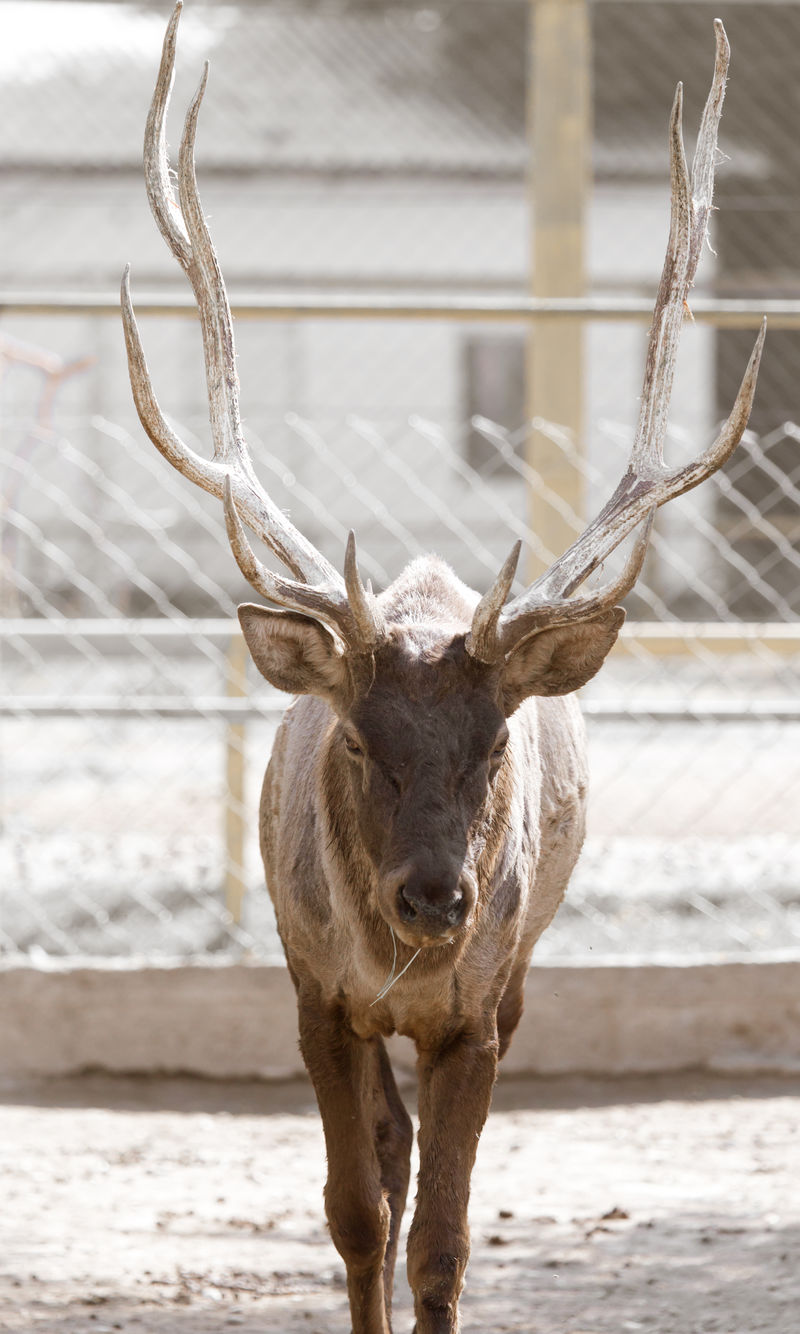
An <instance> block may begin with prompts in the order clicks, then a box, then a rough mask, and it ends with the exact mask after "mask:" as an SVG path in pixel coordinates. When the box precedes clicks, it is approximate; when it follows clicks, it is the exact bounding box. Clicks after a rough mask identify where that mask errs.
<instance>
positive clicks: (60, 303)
mask: <svg viewBox="0 0 800 1334" xmlns="http://www.w3.org/2000/svg"><path fill="white" fill-rule="evenodd" d="M135 304H136V312H137V314H138V315H161V316H165V315H169V316H190V317H194V316H196V314H197V309H196V306H195V304H194V298H193V297H191V296H189V295H187V294H186V293H183V292H175V293H166V294H165V293H154V292H142V293H141V294H140V295H136V298H135ZM231 308H232V310H233V313H234V315H235V316H236V317H237V318H238V319H240V320H244V319H254V320H295V319H298V320H311V319H313V320H319V319H337V320H339V319H356V320H359V319H368V320H377V319H387V320H454V321H473V322H474V321H499V322H505V323H508V322H519V321H527V320H540V319H545V320H558V319H575V318H576V317H578V318H581V319H587V320H637V321H643V322H645V323H649V321H650V320H651V319H652V315H653V302H652V298H650V297H615V296H597V297H529V296H482V295H481V294H480V293H477V294H472V295H453V296H450V295H440V296H430V295H428V294H427V293H424V292H412V293H407V294H400V295H398V294H397V293H379V292H376V293H369V294H363V293H358V292H342V293H330V294H327V293H319V292H312V293H303V292H286V293H275V294H271V295H267V296H258V295H255V294H252V293H243V294H242V295H241V296H238V297H236V296H234V297H232V299H231ZM691 314H692V317H693V318H694V319H695V320H696V321H697V322H698V323H703V324H715V325H718V326H719V327H721V328H736V329H742V328H757V327H758V325H759V324H760V323H761V320H762V319H763V317H764V316H765V315H766V316H767V317H768V319H769V323H770V327H771V328H774V329H800V300H792V299H784V298H778V297H764V298H763V299H762V300H758V299H755V300H753V299H747V300H745V299H742V300H738V299H719V300H715V299H713V298H709V297H700V296H698V297H695V298H694V299H693V301H692V303H691ZM0 315H109V316H113V317H115V318H116V317H117V316H118V315H119V297H118V296H117V295H116V294H113V295H109V294H108V293H104V292H98V293H87V292H60V293H58V294H52V293H41V292H26V291H18V292H16V291H5V292H3V291H0Z"/></svg>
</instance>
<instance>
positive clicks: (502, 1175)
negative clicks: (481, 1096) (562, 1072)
mask: <svg viewBox="0 0 800 1334" xmlns="http://www.w3.org/2000/svg"><path fill="white" fill-rule="evenodd" d="M408 1100H409V1103H411V1102H413V1091H410V1093H409V1095H408ZM798 1112H800V1079H797V1078H795V1079H784V1080H779V1079H756V1080H750V1081H748V1082H746V1083H745V1082H740V1081H736V1080H732V1079H719V1078H717V1079H713V1078H710V1077H702V1078H701V1077H699V1076H683V1077H680V1078H673V1077H671V1078H659V1079H639V1080H626V1081H624V1082H617V1081H590V1080H580V1079H570V1080H550V1081H542V1080H540V1081H507V1082H504V1083H501V1084H500V1085H499V1086H498V1090H497V1096H496V1100H495V1107H494V1109H493V1111H492V1114H491V1116H490V1119H489V1122H488V1124H487V1127H486V1130H485V1131H484V1135H483V1139H482V1141H481V1146H480V1150H479V1154H478V1163H477V1167H476V1171H475V1177H474V1189H473V1200H472V1208H471V1218H472V1231H473V1259H472V1262H471V1265H470V1269H469V1273H468V1283H467V1289H466V1293H465V1296H464V1301H463V1313H464V1331H465V1334H470V1331H472V1332H474V1334H478V1332H479V1331H480V1334H501V1331H518V1332H521V1331H525V1334H620V1332H621V1331H628V1330H632V1331H636V1330H644V1331H648V1330H650V1331H653V1334H705V1332H706V1331H717V1334H755V1331H768V1334H796V1331H797V1327H798V1311H799V1310H800V1266H798V1255H799V1254H800V1194H799V1193H798V1189H797V1182H798V1180H800V1132H798ZM0 1143H2V1145H3V1152H2V1155H1V1156H0V1175H1V1178H2V1179H1V1180H0V1197H1V1198H2V1200H3V1209H2V1210H1V1211H0V1256H2V1260H1V1261H0V1329H2V1330H5V1331H8V1334H23V1332H24V1331H36V1334H110V1332H111V1331H112V1330H124V1331H128V1332H129V1334H133V1332H134V1331H136V1334H140V1332H141V1334H225V1331H227V1330H228V1329H231V1330H232V1329H239V1330H241V1331H243V1334H301V1331H302V1332H303V1334H347V1331H348V1330H349V1328H350V1325H349V1320H348V1317H347V1310H346V1308H347V1302H346V1296H345V1291H344V1285H343V1278H342V1271H341V1266H340V1263H339V1261H338V1257H337V1256H336V1254H335V1252H334V1250H333V1247H332V1245H331V1243H330V1240H329V1238H328V1236H327V1234H326V1231H325V1227H324V1223H323V1216H322V1199H321V1192H322V1184H323V1171H324V1168H323V1148H322V1136H321V1131H320V1126H319V1120H318V1117H317V1114H316V1110H315V1108H314V1105H313V1099H312V1097H311V1094H310V1091H309V1088H308V1086H307V1085H305V1084H292V1085H284V1086H280V1085H278V1086H275V1085H272V1086H268V1085H256V1084H252V1085H247V1084H245V1085H226V1084H213V1083H203V1082H202V1081H191V1080H185V1079H184V1080H170V1081H166V1080H160V1079H151V1080H144V1079H136V1080H134V1079H110V1078H107V1077H101V1076H95V1077H86V1078H83V1079H79V1080H70V1081H59V1082H57V1083H49V1084H17V1085H13V1084H8V1083H7V1084H5V1085H0ZM410 1326H411V1310H410V1299H409V1294H408V1289H407V1287H406V1285H405V1282H404V1280H402V1281H401V1282H400V1284H399V1292H398V1299H397V1317H396V1322H395V1328H396V1330H397V1331H398V1332H399V1331H402V1330H408V1329H410Z"/></svg>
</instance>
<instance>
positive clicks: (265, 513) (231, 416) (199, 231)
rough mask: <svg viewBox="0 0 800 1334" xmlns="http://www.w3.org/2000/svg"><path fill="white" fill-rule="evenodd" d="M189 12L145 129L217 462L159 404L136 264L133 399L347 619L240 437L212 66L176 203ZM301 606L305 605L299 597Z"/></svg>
mask: <svg viewBox="0 0 800 1334" xmlns="http://www.w3.org/2000/svg"><path fill="white" fill-rule="evenodd" d="M181 8H182V3H181V0H178V3H177V4H176V6H175V9H174V11H173V14H172V17H171V19H170V22H169V25H168V27H167V32H166V35H165V38H164V46H163V50H162V56H161V64H160V67H159V72H158V79H157V81H156V87H155V91H154V93H153V100H152V103H151V107H150V114H149V116H148V119H147V128H146V130H145V147H144V162H145V179H146V186H147V195H148V199H149V202H150V207H151V210H152V212H153V216H154V217H155V220H156V222H157V224H158V226H159V229H160V231H161V233H162V235H163V236H164V238H165V240H166V242H167V245H168V246H169V248H170V250H171V251H172V253H173V254H174V255H175V257H176V258H177V259H178V261H179V263H180V264H181V267H182V268H183V269H184V271H185V272H186V274H187V276H188V278H189V281H190V283H191V285H192V290H193V292H194V295H195V299H196V301H197V306H198V311H199V315H200V322H201V329H202V335H203V354H204V358H205V367H206V383H207V387H208V398H209V417H210V422H211V430H212V435H213V440H214V459H213V460H208V459H204V458H202V457H201V456H200V455H199V454H197V453H196V452H195V451H194V450H192V449H190V448H189V447H188V446H187V445H186V444H185V443H184V441H182V440H181V439H180V437H179V436H178V435H177V434H176V432H175V431H174V430H173V429H172V428H171V427H170V426H169V424H168V423H167V421H166V419H165V417H164V414H163V412H162V411H161V408H160V407H159V404H158V401H157V399H156V396H155V393H154V391H153V387H152V382H151V378H150V372H149V370H148V366H147V361H146V359H145V355H144V350H143V348H142V342H141V338H140V335H139V330H138V327H137V323H136V319H135V316H134V312H133V306H132V303H131V297H130V286H129V270H128V269H126V271H125V276H124V278H123V282H122V319H123V325H124V329H125V342H126V347H127V352H128V366H129V371H130V379H131V386H132V389H133V396H134V401H135V403H136V408H137V411H138V413H139V418H140V420H141V422H142V425H143V427H144V429H145V431H146V432H147V434H148V435H149V437H150V439H151V440H152V441H153V443H154V444H155V445H156V447H157V448H158V449H159V450H160V451H161V453H162V454H163V455H164V457H165V458H166V459H167V460H168V462H170V463H171V464H172V465H173V467H175V468H177V470H178V471H179V472H181V473H183V475H184V476H185V477H187V478H188V479H189V480H190V481H192V482H194V483H195V484H196V485H198V486H201V487H202V488H203V489H204V490H205V491H209V492H211V494H212V495H215V496H217V497H219V498H220V499H222V498H223V497H224V494H225V486H226V478H228V477H229V479H230V488H231V492H232V496H233V502H234V504H235V509H236V513H237V516H241V518H242V519H243V520H244V522H245V523H246V524H247V525H248V526H249V527H250V528H252V530H253V531H254V532H255V533H257V534H258V536H259V537H260V538H261V539H262V540H263V541H264V542H266V544H267V545H268V546H269V547H270V548H271V550H272V551H273V552H274V553H275V555H276V556H277V557H278V558H279V559H280V560H281V561H282V562H283V564H284V565H286V566H287V567H288V569H289V570H291V572H292V574H293V575H294V576H295V577H296V578H297V579H298V580H303V581H304V582H305V584H306V585H309V586H313V588H314V589H315V590H316V598H315V599H313V600H314V601H315V603H316V601H318V600H319V599H320V598H322V599H327V600H328V603H330V606H331V607H332V608H333V610H329V615H328V617H327V619H329V620H331V621H332V622H333V623H338V620H339V619H341V616H340V608H341V606H342V605H343V604H344V603H345V601H346V592H345V586H344V582H343V580H342V577H341V575H339V574H338V573H337V571H336V570H335V569H334V568H333V566H332V565H331V564H330V563H329V562H328V561H327V560H326V559H325V557H324V556H323V555H322V554H321V552H319V551H317V549H316V547H314V546H313V545H312V543H311V542H309V541H308V540H307V538H305V537H304V536H303V535H302V533H300V532H299V531H298V530H297V529H296V528H295V527H294V525H293V524H292V523H291V522H290V521H289V520H288V519H287V518H286V516H285V515H284V514H283V513H282V512H281V511H280V510H279V509H278V507H277V506H276V505H275V504H274V502H273V501H272V500H271V498H270V496H269V495H268V493H267V492H266V491H265V490H264V488H263V487H262V486H261V484H260V483H259V482H258V480H257V479H256V476H255V472H254V470H253V467H252V463H251V460H250V456H249V453H248V450H247V446H246V444H245V442H244V438H243V434H242V429H241V421H240V413H239V392H238V378H237V375H236V353H235V348H234V340H233V327H232V319H231V312H230V305H229V303H228V297H227V293H226V291H225V283H224V281H223V278H222V273H221V271H220V268H219V263H218V260H217V256H216V252H215V250H214V245H213V242H212V240H211V235H210V233H209V231H208V227H207V225H206V222H205V218H204V216H203V210H202V206H201V203H200V197H199V194H198V190H197V181H196V177H195V168H194V145H195V136H196V131H197V120H198V115H199V110H200V105H201V103H202V99H203V93H204V91H205V87H206V83H207V79H208V65H207V64H206V66H205V68H204V71H203V76H202V78H201V80H200V85H199V87H198V89H197V92H196V93H195V95H194V97H193V99H192V101H191V104H190V106H189V109H188V112H187V114H186V120H185V124H184V129H183V134H182V137H181V146H180V152H179V163H178V189H179V197H180V203H178V200H176V197H175V194H174V191H173V188H172V184H171V181H170V175H169V162H168V158H167V150H166V115H167V109H168V106H169V98H170V92H171V88H172V83H173V78H174V70H175V54H176V43H177V28H178V21H179V19H180V13H181ZM253 559H254V560H255V557H254V558H253ZM252 568H254V567H252ZM284 585H285V587H284V594H285V593H286V589H288V588H289V587H290V585H291V586H292V587H293V588H294V590H295V592H296V590H297V588H299V587H300V585H299V584H298V585H296V586H295V585H292V581H290V580H285V581H284ZM271 586H272V587H273V588H275V589H276V590H277V589H278V587H279V586H278V584H275V583H273V584H272V585H271ZM262 591H263V590H262ZM267 596H271V595H270V594H268V595H267ZM293 596H294V594H293ZM276 600H277V601H285V600H286V598H285V596H283V595H282V597H280V598H276ZM295 605H298V604H297V599H296V598H295ZM319 615H320V618H321V619H326V618H325V617H324V616H323V615H322V612H320V613H319Z"/></svg>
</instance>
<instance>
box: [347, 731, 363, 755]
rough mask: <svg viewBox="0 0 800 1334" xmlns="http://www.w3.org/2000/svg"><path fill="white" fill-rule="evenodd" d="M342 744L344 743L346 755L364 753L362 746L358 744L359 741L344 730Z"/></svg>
mask: <svg viewBox="0 0 800 1334" xmlns="http://www.w3.org/2000/svg"><path fill="white" fill-rule="evenodd" d="M344 744H345V749H346V750H347V753H348V755H363V754H364V751H363V748H362V747H361V746H360V745H359V743H358V742H357V741H356V739H355V737H354V736H350V734H349V733H348V732H345V734H344Z"/></svg>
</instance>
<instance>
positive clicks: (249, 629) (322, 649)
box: [239, 602, 347, 699]
mask: <svg viewBox="0 0 800 1334" xmlns="http://www.w3.org/2000/svg"><path fill="white" fill-rule="evenodd" d="M239 624H240V625H241V627H242V634H243V635H244V637H245V641H246V643H247V647H248V648H249V650H250V655H251V657H252V659H253V662H254V663H255V665H256V667H257V668H258V670H259V671H260V673H261V675H262V676H264V677H266V679H267V680H268V681H269V682H270V684H271V685H273V686H276V687H277V689H278V690H286V691H288V692H289V694H291V695H323V696H324V697H325V698H326V699H328V698H331V697H332V696H333V695H335V694H336V693H337V692H338V691H339V690H340V689H341V688H342V686H343V685H344V684H345V682H346V680H347V668H346V665H345V659H344V654H343V653H342V651H341V649H340V648H339V647H338V645H337V644H336V641H335V640H334V638H333V635H331V634H329V633H328V631H327V630H325V629H324V628H323V626H321V625H320V624H319V622H318V621H314V620H312V619H311V617H310V616H301V615H300V613H299V612H295V611H274V610H273V609H272V608H270V607H257V606H255V605H254V604H253V603H251V602H245V603H244V604H243V606H241V607H240V608H239Z"/></svg>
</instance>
